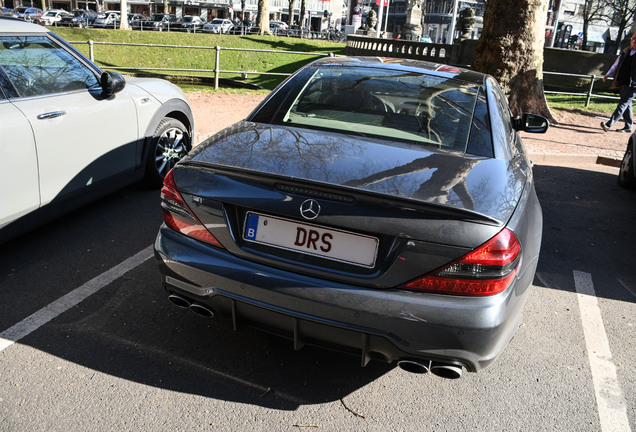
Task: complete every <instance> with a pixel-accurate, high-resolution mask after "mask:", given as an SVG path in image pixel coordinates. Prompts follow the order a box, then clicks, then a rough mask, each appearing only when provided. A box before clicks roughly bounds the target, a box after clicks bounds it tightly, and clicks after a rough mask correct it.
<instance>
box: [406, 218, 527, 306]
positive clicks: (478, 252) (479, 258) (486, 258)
mask: <svg viewBox="0 0 636 432" xmlns="http://www.w3.org/2000/svg"><path fill="white" fill-rule="evenodd" d="M520 251H521V245H520V244H519V240H517V237H516V236H515V235H514V234H513V233H512V231H510V230H509V229H507V228H505V229H503V230H502V231H500V232H499V234H497V235H496V236H494V237H493V238H491V239H490V240H488V241H487V242H486V243H484V244H482V245H481V246H479V247H478V248H477V249H475V250H473V251H471V252H469V253H468V254H466V255H464V256H463V257H462V258H460V259H459V260H457V261H455V262H453V263H452V264H450V265H448V266H446V267H444V268H442V269H439V270H436V271H435V272H433V273H432V274H429V275H426V276H422V277H421V278H418V279H415V280H413V281H411V282H408V283H406V284H404V285H401V286H400V287H399V288H401V289H407V290H413V291H427V292H436V293H441V294H454V295H462V296H489V295H494V294H498V293H500V292H502V291H504V290H505V289H506V288H508V286H510V284H511V283H512V280H513V279H514V277H515V273H516V271H517V265H518V264H519V259H520V254H519V252H520Z"/></svg>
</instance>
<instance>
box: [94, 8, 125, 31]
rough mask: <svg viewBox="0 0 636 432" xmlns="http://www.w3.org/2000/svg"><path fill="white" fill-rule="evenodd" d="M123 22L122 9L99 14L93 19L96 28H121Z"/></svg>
mask: <svg viewBox="0 0 636 432" xmlns="http://www.w3.org/2000/svg"><path fill="white" fill-rule="evenodd" d="M120 23H121V12H120V11H107V12H104V13H101V14H99V15H97V18H95V21H93V27H96V28H119V24H120Z"/></svg>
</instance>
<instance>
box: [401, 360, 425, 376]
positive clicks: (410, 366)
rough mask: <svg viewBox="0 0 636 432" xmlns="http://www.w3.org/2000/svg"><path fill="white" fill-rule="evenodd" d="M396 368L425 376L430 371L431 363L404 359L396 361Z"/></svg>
mask: <svg viewBox="0 0 636 432" xmlns="http://www.w3.org/2000/svg"><path fill="white" fill-rule="evenodd" d="M398 366H399V367H400V368H401V369H402V370H405V371H407V372H411V373H416V374H425V373H428V371H429V370H430V367H431V362H430V361H421V360H409V359H405V360H400V361H398Z"/></svg>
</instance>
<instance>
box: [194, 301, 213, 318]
mask: <svg viewBox="0 0 636 432" xmlns="http://www.w3.org/2000/svg"><path fill="white" fill-rule="evenodd" d="M190 310H191V311H192V312H194V313H195V314H197V315H199V316H202V317H204V318H214V311H213V310H212V309H210V308H209V307H207V306H205V305H202V304H201V303H192V304H191V305H190Z"/></svg>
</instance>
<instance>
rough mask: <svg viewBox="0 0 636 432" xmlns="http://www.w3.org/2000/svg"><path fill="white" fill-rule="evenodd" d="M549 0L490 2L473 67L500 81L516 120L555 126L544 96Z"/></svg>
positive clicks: (503, 0) (499, 0) (500, 0)
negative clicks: (535, 117) (536, 118)
mask: <svg viewBox="0 0 636 432" xmlns="http://www.w3.org/2000/svg"><path fill="white" fill-rule="evenodd" d="M547 14H548V0H519V1H514V2H511V1H509V0H489V1H488V6H487V7H486V11H485V13H484V28H483V32H482V34H481V37H480V38H479V40H478V42H477V48H476V53H475V62H474V64H473V67H474V68H475V69H476V70H478V71H480V72H484V73H487V74H490V75H492V76H493V77H495V79H497V81H498V82H499V84H500V85H501V87H502V88H503V90H504V91H505V92H506V94H507V95H508V103H509V105H510V109H511V110H512V113H513V114H514V115H515V116H519V115H521V114H522V113H534V114H539V115H543V116H544V117H546V118H547V119H549V120H550V121H551V122H555V121H556V119H555V118H554V117H553V115H552V112H551V111H550V108H549V107H548V103H547V101H546V99H545V94H544V92H543V46H544V42H545V24H546V20H547Z"/></svg>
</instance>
